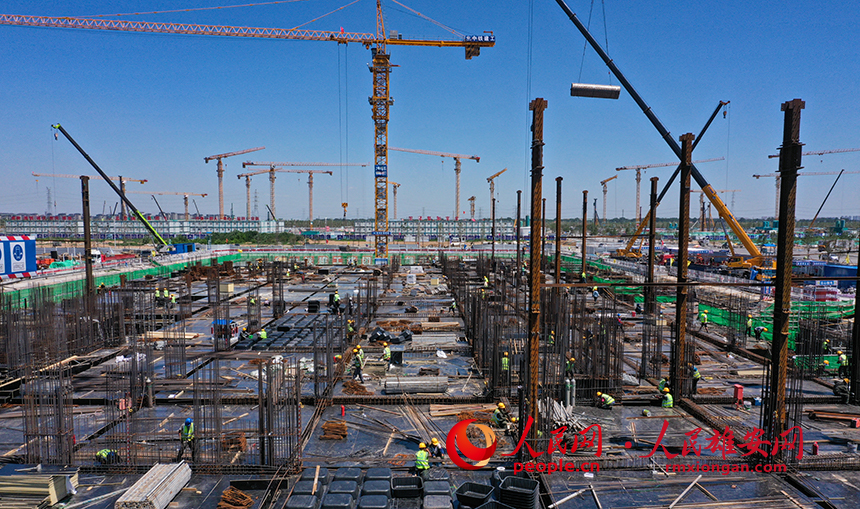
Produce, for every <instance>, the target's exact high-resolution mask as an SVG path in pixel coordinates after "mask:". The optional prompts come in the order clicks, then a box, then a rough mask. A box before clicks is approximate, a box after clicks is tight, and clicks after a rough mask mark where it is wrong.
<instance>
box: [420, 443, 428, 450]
mask: <svg viewBox="0 0 860 509" xmlns="http://www.w3.org/2000/svg"><path fill="white" fill-rule="evenodd" d="M418 448H419V449H426V448H427V444H425V443H424V442H421V443H420V444H418Z"/></svg>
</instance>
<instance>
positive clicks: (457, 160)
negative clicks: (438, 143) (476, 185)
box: [388, 147, 492, 220]
mask: <svg viewBox="0 0 860 509" xmlns="http://www.w3.org/2000/svg"><path fill="white" fill-rule="evenodd" d="M388 149H389V150H396V151H398V152H411V153H413V154H425V155H428V156H439V157H452V158H454V173H456V174H457V191H456V194H455V195H454V207H455V209H454V220H457V219H459V218H460V169H461V168H460V160H461V159H473V160H474V161H475V162H478V163H480V162H481V158H480V156H466V155H463V154H449V153H447V152H434V151H432V150H417V149H414V148H395V147H388ZM490 202H492V197H491V198H490Z"/></svg>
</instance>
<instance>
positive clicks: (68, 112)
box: [0, 0, 860, 218]
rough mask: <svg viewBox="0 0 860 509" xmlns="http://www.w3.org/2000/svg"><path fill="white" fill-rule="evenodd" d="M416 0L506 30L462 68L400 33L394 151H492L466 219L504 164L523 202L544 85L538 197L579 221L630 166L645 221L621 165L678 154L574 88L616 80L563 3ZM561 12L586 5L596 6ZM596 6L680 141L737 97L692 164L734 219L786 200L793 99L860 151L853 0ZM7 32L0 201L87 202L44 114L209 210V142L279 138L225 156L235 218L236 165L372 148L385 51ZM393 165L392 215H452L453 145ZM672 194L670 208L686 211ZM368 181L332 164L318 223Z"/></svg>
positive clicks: (282, 197) (98, 5) (503, 189)
mask: <svg viewBox="0 0 860 509" xmlns="http://www.w3.org/2000/svg"><path fill="white" fill-rule="evenodd" d="M235 3H239V2H235ZM346 3H348V2H346V1H344V0H339V1H330V0H307V1H297V2H289V3H280V4H276V5H260V6H254V7H242V8H230V9H217V10H211V9H210V10H191V11H188V12H179V13H161V14H142V15H139V16H123V19H135V20H145V21H169V22H188V23H200V24H224V25H235V26H270V27H284V28H289V27H293V26H297V25H301V24H304V23H306V22H307V21H309V20H312V19H314V18H316V17H318V16H320V15H322V14H325V13H328V12H330V11H332V10H334V9H337V8H338V7H341V6H343V5H345V4H346ZM403 3H404V4H406V5H408V6H409V7H411V8H413V9H415V10H417V11H419V12H421V13H423V14H426V15H427V16H429V17H431V18H433V19H435V20H438V21H440V22H442V23H444V24H446V25H448V26H450V27H452V28H454V29H456V30H458V31H459V32H461V33H465V34H481V33H483V32H484V31H485V30H492V31H493V32H494V34H495V36H496V41H497V42H496V46H495V47H494V48H485V49H484V50H483V51H482V54H481V56H479V57H477V58H475V59H472V60H468V61H467V60H465V59H464V58H463V53H464V51H463V50H462V49H460V48H456V49H446V48H423V47H417V48H412V47H396V46H393V47H390V53H391V61H392V63H394V64H396V65H398V66H399V67H397V68H395V69H394V70H393V72H392V76H391V95H392V97H393V98H394V105H393V106H392V108H391V121H390V124H389V144H390V145H391V146H396V147H406V148H416V149H425V150H434V151H444V152H454V153H461V154H476V155H479V156H481V162H480V163H476V162H474V161H469V160H467V161H463V171H462V184H461V198H460V200H461V202H460V209H461V210H462V211H466V214H467V215H468V205H469V203H468V201H467V198H468V197H470V196H472V195H475V196H476V197H477V201H476V204H477V208H478V209H479V210H480V211H481V214H482V215H483V216H485V217H486V216H488V215H489V188H488V185H487V182H486V178H487V177H488V176H490V175H492V174H493V173H495V172H497V171H499V170H501V169H502V168H505V167H506V168H508V171H507V173H505V174H504V175H502V176H501V177H499V178H498V179H497V180H496V193H497V198H498V200H499V202H498V211H499V214H500V215H513V214H514V211H515V206H516V190H517V189H523V190H526V189H528V183H527V178H528V167H529V165H530V161H529V153H528V144H529V139H530V133H529V125H530V122H531V117H530V114H529V111H528V102H529V100H531V99H533V98H535V97H544V98H546V99H547V101H548V109H547V111H546V114H545V128H544V131H545V143H546V146H545V149H544V165H545V167H546V169H545V180H544V184H545V185H544V187H545V193H544V196H545V197H547V198H548V201H552V200H553V199H554V192H555V182H554V179H555V177H556V176H559V175H560V176H562V177H564V190H563V193H564V204H563V215H564V216H565V217H579V215H580V211H581V197H582V194H581V192H582V190H583V189H588V190H589V196H590V197H592V198H593V197H602V193H601V188H600V184H599V181H600V180H603V179H605V178H608V177H611V176H613V175H616V174H617V175H618V177H619V178H618V179H616V180H614V181H612V182H610V183H609V194H608V200H607V212H608V215H609V216H610V217H617V216H621V215H622V212H623V214H624V215H625V216H626V217H631V216H633V215H634V211H633V209H634V205H633V204H634V199H635V181H634V172H616V171H615V170H614V169H615V168H616V167H618V166H625V165H633V164H648V163H662V162H671V161H673V160H675V157H674V154H673V153H672V152H671V150H670V149H669V148H668V146H667V145H666V144H665V143H664V142H663V141H662V140H661V138H660V137H659V135H658V134H657V131H656V130H655V129H654V128H653V127H652V126H651V125H650V123H649V122H648V121H647V119H646V118H645V116H644V115H643V114H642V112H641V111H640V110H639V108H638V107H637V106H636V104H635V103H634V101H633V100H632V98H631V97H630V96H629V94H627V93H626V92H624V91H622V93H621V98H620V99H619V100H617V101H608V100H599V99H584V98H572V97H570V95H569V88H570V83H571V82H573V81H579V80H580V79H579V76H580V71H581V81H583V82H591V83H600V84H609V83H612V84H618V82H617V80H616V79H614V78H610V76H609V74H608V70H607V69H606V67H605V66H604V64H603V63H602V62H601V61H600V60H599V58H598V57H597V56H596V54H595V53H594V51H593V50H591V48H586V50H585V58H584V63H583V59H582V55H583V43H584V39H583V37H582V36H581V35H580V34H579V32H578V31H577V30H576V28H575V27H574V26H573V24H572V23H571V22H570V21H569V20H568V19H567V17H566V16H565V15H564V13H563V12H562V11H561V9H560V8H559V7H558V5H557V4H556V3H555V2H554V1H551V0H534V1H533V2H528V1H527V2H491V1H486V0H474V1H470V2H454V1H448V0H444V1H429V0H412V1H408V2H403ZM233 4H234V2H230V1H229V0H221V1H218V0H181V1H137V2H133V1H110V2H109V1H101V0H91V1H78V2H59V1H41V2H33V1H30V2H27V1H18V0H7V1H6V2H4V3H3V8H2V9H3V11H4V13H10V14H35V15H46V16H59V15H62V16H88V15H101V14H113V13H133V12H152V11H162V10H175V9H199V8H206V7H213V6H226V5H233ZM383 5H384V12H385V19H386V28H388V29H391V30H397V31H398V32H400V33H402V34H404V37H411V38H433V37H444V36H446V35H449V34H448V33H447V32H445V31H444V30H442V29H441V28H438V27H436V26H434V25H433V24H431V23H429V22H427V21H425V20H422V19H420V18H418V17H416V16H414V15H412V14H410V13H408V11H405V10H404V9H403V8H402V7H400V6H398V5H397V4H395V3H393V2H390V1H389V2H383ZM568 5H570V7H571V9H573V10H574V12H576V13H577V14H578V15H579V17H580V19H582V20H583V21H586V20H587V18H588V13H589V9H590V7H591V3H590V2H586V1H575V0H570V1H569V2H568ZM825 7H826V8H825ZM594 8H595V13H594V14H593V20H592V22H591V26H592V32H593V33H594V34H595V36H596V37H597V39H598V40H599V41H601V43H604V41H605V39H606V38H608V49H609V53H610V55H611V56H612V57H613V59H614V60H615V61H616V63H617V65H618V66H619V67H620V68H621V70H622V71H623V72H624V73H625V74H626V76H627V78H628V79H629V80H630V81H631V82H632V84H633V85H634V86H635V87H636V88H637V90H638V91H639V93H640V94H641V95H642V96H643V98H644V99H645V101H646V102H648V103H649V105H650V106H651V107H652V108H653V109H654V111H655V112H656V114H657V116H658V117H659V118H660V119H661V120H662V121H663V122H664V123H665V124H666V126H667V128H668V129H669V130H670V131H671V132H672V135H673V137H675V138H676V139H677V137H678V136H679V135H680V134H683V133H685V132H688V131H690V132H694V133H697V132H698V131H699V129H700V128H701V126H702V125H703V124H704V122H705V121H706V120H707V117H708V115H710V113H711V111H713V109H714V108H715V107H716V105H717V102H718V101H719V100H728V101H731V105H730V106H729V109H728V115H727V117H726V118H725V119H724V118H723V116H722V115H720V116H719V117H718V118H717V119H716V120H715V121H714V124H713V125H712V126H711V128H710V130H709V132H708V133H707V135H706V137H705V138H704V139H703V140H702V142H701V144H700V145H699V146H698V148H697V149H696V152H695V154H694V158H696V159H706V158H715V157H726V161H721V162H713V163H707V164H703V165H700V166H699V169H700V170H701V171H702V173H703V174H704V175H705V177H706V178H707V179H708V180H709V181H710V182H711V183H712V184H713V186H714V187H715V188H717V189H741V190H742V192H739V193H736V194H735V196H734V203H735V205H734V207H733V209H732V210H733V212H734V213H735V215H737V216H741V217H764V216H769V215H772V214H773V210H774V183H773V179H762V180H756V179H754V178H752V175H753V174H754V173H771V172H775V171H776V170H777V160H776V159H767V155H768V154H772V153H775V150H776V148H777V147H778V146H779V144H780V143H781V139H782V113H781V112H780V104H781V103H782V102H784V101H787V100H791V99H793V98H801V99H804V100H805V101H806V109H805V110H804V111H803V114H802V124H801V141H802V142H803V143H805V144H806V147H805V150H828V149H842V148H854V147H860V136H858V134H860V104H858V101H857V97H858V91H860V55H858V51H860V50H858V48H860V30H858V29H857V26H856V18H857V14H858V11H860V8H858V4H856V3H855V2H836V1H834V2H826V3H821V2H811V1H794V2H792V1H787V2H773V3H767V2H740V1H726V2H688V3H678V2H669V1H653V2H631V1H622V2H618V1H612V0H607V1H606V2H605V10H606V27H605V32H604V24H603V15H602V11H601V4H600V3H599V2H595V5H594ZM108 19H113V18H112V17H108ZM530 19H531V23H530ZM306 27H307V28H315V29H320V30H339V29H340V28H341V27H343V28H344V30H346V31H351V32H373V31H375V2H373V1H372V0H360V1H358V2H357V3H355V4H354V5H351V6H349V7H347V8H345V9H343V10H341V11H338V12H336V13H334V14H332V15H329V16H326V17H323V18H322V19H320V20H319V21H316V22H314V23H311V24H309V25H306ZM530 41H531V46H530ZM0 42H2V48H3V51H0V62H2V68H3V70H4V71H3V73H0V126H2V132H3V135H2V136H0V169H2V170H0V171H2V174H3V176H4V180H5V181H6V188H7V193H6V196H5V197H4V199H3V201H2V203H0V212H13V211H29V212H32V213H44V212H45V209H46V187H50V188H51V190H52V193H53V195H54V199H55V201H56V204H57V208H56V210H57V211H60V212H78V211H80V193H79V189H80V185H79V183H78V182H77V181H75V180H71V179H45V178H43V179H40V180H39V182H36V180H35V179H34V178H33V177H32V176H31V172H34V171H35V172H43V173H71V174H82V173H83V174H93V171H92V170H91V169H90V168H89V167H88V165H87V163H86V162H85V161H84V160H83V158H81V157H80V156H79V155H78V154H77V152H76V151H75V150H74V148H73V147H72V146H71V145H70V144H69V143H68V142H66V141H64V140H63V139H62V137H61V139H60V141H54V139H53V134H52V130H51V128H50V125H51V124H52V123H56V122H59V123H61V124H63V125H64V126H65V127H66V129H67V130H68V131H69V132H70V133H71V134H72V136H74V137H75V138H76V139H77V140H78V142H79V143H80V144H81V145H82V146H83V147H84V148H85V149H86V150H87V151H88V152H89V153H90V155H91V156H92V157H93V158H94V159H95V160H96V162H98V163H99V164H100V165H101V167H102V168H103V169H104V170H105V171H106V172H108V173H109V174H111V175H118V174H121V175H124V176H129V177H134V178H143V179H148V180H149V182H148V183H147V184H145V185H142V186H141V185H137V184H133V185H132V184H130V186H133V187H132V189H136V190H149V191H180V192H197V193H209V196H207V197H206V198H202V199H201V198H197V204H198V206H199V207H200V210H201V211H202V212H204V213H217V210H218V203H217V178H216V172H215V164H214V162H211V163H209V164H204V162H203V158H204V157H205V156H209V155H213V154H218V153H223V152H230V151H234V150H240V149H244V148H251V147H257V146H266V147H267V148H266V150H265V151H261V152H258V153H255V154H249V155H248V156H237V157H234V158H230V159H226V160H225V162H226V172H225V181H224V182H225V209H226V210H227V211H228V213H229V211H230V208H231V205H232V207H233V211H234V212H235V214H236V215H238V216H241V215H244V213H245V212H244V211H245V186H244V181H240V180H238V179H237V178H236V175H238V174H239V173H242V172H243V170H242V168H241V162H242V161H244V160H247V159H253V160H263V161H270V160H274V161H322V162H351V163H355V162H366V161H371V160H372V155H373V125H372V123H371V119H370V106H369V105H368V102H367V97H368V96H369V95H370V92H371V79H370V78H371V75H370V72H369V71H368V70H367V64H368V62H369V61H370V51H368V50H366V49H364V48H363V47H362V46H360V45H349V46H343V45H338V44H335V43H329V42H307V41H282V40H265V39H237V38H226V37H200V36H191V35H163V34H136V33H123V32H106V31H105V32H103V31H93V30H67V29H57V28H28V27H10V26H0ZM530 48H531V49H530ZM389 161H390V168H389V175H390V179H391V180H394V181H397V182H399V183H401V184H402V187H401V188H400V189H399V191H398V214H399V216H401V217H405V216H416V217H417V216H419V215H432V216H443V217H444V216H453V210H454V171H453V168H454V165H453V161H452V160H451V159H442V158H439V157H431V156H426V155H417V154H408V153H400V152H392V153H391V154H390V157H389ZM803 162H804V166H805V171H838V170H839V169H841V168H845V169H846V170H860V152H857V153H848V154H834V155H825V156H820V157H818V156H809V157H806V158H804V161H803ZM670 172H671V169H656V170H649V171H647V172H646V173H644V175H643V186H642V200H643V207H644V206H645V203H646V201H647V199H646V193H647V187H648V186H647V179H648V178H650V177H651V176H654V175H656V176H659V177H661V181H665V179H666V178H668V176H669V175H670ZM833 178H834V177H833V176H823V177H806V178H801V181H800V182H801V183H800V186H799V192H798V198H797V210H798V216H799V217H811V216H812V215H813V214H814V213H815V211H816V210H817V208H818V206H819V204H820V202H821V200H822V199H823V197H824V195H825V194H826V192H827V189H828V188H829V187H830V185H831V184H832V179H833ZM306 180H307V176H306V175H298V174H280V175H279V177H278V180H277V184H276V194H277V196H276V202H277V212H278V215H279V216H281V217H285V218H293V217H294V218H304V217H306V216H307V206H308V205H307V185H306V183H305V182H306ZM858 187H860V175H844V176H843V177H842V179H841V180H840V185H839V186H838V187H837V188H836V190H835V191H834V193H833V195H832V196H831V198H830V201H829V202H828V205H827V206H826V207H825V209H824V211H823V212H822V214H823V215H826V216H834V215H860V199H858ZM253 190H256V191H258V194H259V207H260V209H261V215H262V214H263V212H262V210H264V204H265V203H268V197H269V184H268V180H267V179H266V177H265V176H260V177H256V178H255V179H254V180H253V182H252V192H253ZM673 191H674V192H671V193H670V194H669V195H668V196H667V199H665V200H664V202H663V204H662V206H661V212H660V214H659V215H660V216H661V217H668V216H672V215H677V191H676V190H673ZM372 192H373V178H372V173H371V170H370V169H369V168H350V169H348V170H345V171H343V172H342V171H341V170H339V169H335V175H334V176H332V177H329V176H327V175H319V176H317V177H316V179H315V199H314V212H315V216H317V217H319V218H324V217H341V216H342V209H341V207H340V203H341V202H342V201H348V202H349V204H350V207H349V211H348V215H349V217H369V216H371V214H372V204H373V202H372ZM91 193H92V203H93V205H92V207H93V211H94V212H95V213H100V212H101V211H102V210H103V209H104V208H111V207H113V205H114V203H115V202H116V201H117V199H116V197H115V195H113V193H112V192H111V191H110V190H109V188H108V187H107V186H106V185H105V184H103V183H94V184H93V185H92V186H91ZM131 197H132V200H133V201H134V202H135V203H136V204H138V206H139V207H140V208H141V209H142V210H143V211H145V212H155V211H156V209H155V204H154V203H153V202H152V200H151V199H150V198H149V197H148V196H145V195H131ZM389 199H391V197H389ZM731 200H732V197H731V196H728V197H726V201H727V202H729V203H730V202H731ZM159 201H160V202H161V204H162V207H163V208H165V209H166V210H172V211H180V210H181V209H182V198H181V197H179V196H176V197H168V196H165V197H160V198H159ZM598 207H599V208H600V207H601V204H600V202H599V203H598ZM589 208H591V205H590V206H589ZM524 209H528V205H527V201H525V202H524ZM192 210H193V208H192ZM694 210H695V207H694Z"/></svg>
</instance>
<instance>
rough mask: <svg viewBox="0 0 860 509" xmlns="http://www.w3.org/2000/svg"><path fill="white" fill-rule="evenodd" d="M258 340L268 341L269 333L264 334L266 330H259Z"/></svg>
mask: <svg viewBox="0 0 860 509" xmlns="http://www.w3.org/2000/svg"><path fill="white" fill-rule="evenodd" d="M260 339H262V340H266V339H269V333H268V332H266V329H260Z"/></svg>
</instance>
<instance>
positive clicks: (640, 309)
mask: <svg viewBox="0 0 860 509" xmlns="http://www.w3.org/2000/svg"><path fill="white" fill-rule="evenodd" d="M634 312H635V313H636V314H638V315H641V314H642V304H641V303H639V302H637V303H636V310H635V311H634Z"/></svg>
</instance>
